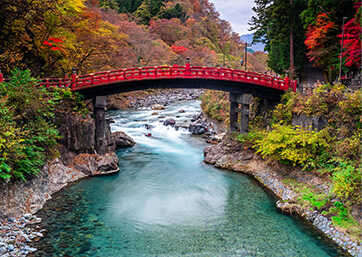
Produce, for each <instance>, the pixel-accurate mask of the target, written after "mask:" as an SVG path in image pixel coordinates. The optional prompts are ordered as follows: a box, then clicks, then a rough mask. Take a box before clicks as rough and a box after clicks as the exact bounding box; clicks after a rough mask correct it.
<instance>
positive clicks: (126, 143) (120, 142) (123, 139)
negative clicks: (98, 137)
mask: <svg viewBox="0 0 362 257" xmlns="http://www.w3.org/2000/svg"><path fill="white" fill-rule="evenodd" d="M112 137H113V138H114V142H115V144H116V148H117V149H118V148H124V147H131V146H134V145H135V144H136V142H135V141H134V140H133V139H132V138H131V137H130V136H129V135H127V134H126V133H124V132H122V131H117V132H113V133H112Z"/></svg>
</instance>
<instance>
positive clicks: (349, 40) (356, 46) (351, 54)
mask: <svg viewBox="0 0 362 257" xmlns="http://www.w3.org/2000/svg"><path fill="white" fill-rule="evenodd" d="M361 33H362V29H361V25H360V24H359V23H357V22H356V20H355V19H350V20H349V21H348V22H347V23H346V24H345V25H344V40H343V45H344V47H343V50H344V51H343V53H342V56H343V57H344V58H345V59H346V60H345V65H346V66H347V67H353V66H354V67H357V68H358V67H360V66H361V54H362V52H361ZM338 37H339V38H342V35H338Z"/></svg>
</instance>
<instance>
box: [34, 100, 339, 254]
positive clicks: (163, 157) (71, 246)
mask: <svg viewBox="0 0 362 257" xmlns="http://www.w3.org/2000/svg"><path fill="white" fill-rule="evenodd" d="M180 109H183V110H185V113H179V112H178V110H180ZM199 110H200V107H199V102H197V101H195V102H192V103H181V104H177V105H172V106H169V107H168V108H167V109H166V110H164V111H159V115H151V113H152V112H153V111H151V110H142V111H133V112H131V111H128V112H124V111H119V112H112V113H110V114H109V116H110V117H112V118H113V119H114V120H115V121H116V123H114V124H112V130H114V131H116V130H122V131H125V132H126V133H128V134H129V135H131V136H132V137H133V138H134V139H135V140H136V141H137V145H136V146H135V147H133V148H130V149H126V150H121V151H119V152H118V155H119V157H120V170H121V171H120V173H119V174H116V175H112V176H107V177H97V178H91V179H86V180H82V181H81V182H79V183H76V184H74V185H72V186H70V187H67V188H66V189H64V190H62V191H61V192H59V193H57V194H56V195H55V196H54V199H53V200H52V201H50V202H48V203H47V204H46V206H45V208H44V209H43V210H42V211H41V212H40V213H38V215H39V216H40V217H42V218H43V220H44V227H45V228H46V229H47V230H48V233H47V235H46V237H45V238H44V239H42V240H41V241H40V242H38V243H37V245H36V247H38V248H39V249H40V250H39V251H38V252H36V253H35V255H34V256H72V257H73V256H98V257H103V256H107V257H111V256H127V257H132V256H135V257H136V256H137V257H138V256H145V257H146V256H147V257H152V256H158V257H161V256H209V257H216V256H217V257H219V256H220V257H221V256H225V257H232V256H278V257H279V256H308V257H309V256H313V257H317V256H342V254H341V253H338V252H337V250H336V249H335V248H334V247H333V246H331V245H329V244H328V243H327V242H325V241H323V240H321V239H320V238H319V236H318V234H316V233H315V232H313V230H312V229H311V228H310V227H307V226H305V225H303V224H302V223H301V222H299V221H298V220H296V219H293V218H291V217H288V216H285V215H282V214H280V213H278V212H277V211H276V209H275V207H274V202H275V200H274V199H273V198H272V197H271V196H270V195H268V194H267V193H266V192H265V191H264V189H263V188H261V187H260V186H259V185H258V184H257V183H255V182H254V181H253V180H252V179H250V178H249V177H247V176H244V175H242V174H236V173H232V172H227V171H222V170H218V169H215V168H213V167H211V166H208V165H206V164H204V163H203V147H204V146H205V144H204V143H203V142H202V141H201V140H199V139H197V138H195V137H192V136H191V135H189V133H188V132H186V131H183V130H179V131H176V130H174V129H173V128H166V127H164V126H163V125H161V123H160V122H159V119H158V116H160V115H162V116H171V117H175V116H176V115H178V116H180V117H179V118H177V121H178V122H183V121H184V120H185V119H187V118H188V117H191V116H192V115H193V114H194V113H195V112H197V111H199ZM145 123H147V124H151V125H153V126H154V128H153V129H152V130H151V133H152V137H146V136H145V133H147V130H146V128H145V127H144V124H145Z"/></svg>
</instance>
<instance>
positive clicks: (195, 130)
mask: <svg viewBox="0 0 362 257" xmlns="http://www.w3.org/2000/svg"><path fill="white" fill-rule="evenodd" d="M208 130H209V129H208V128H207V124H206V123H191V124H190V126H189V131H190V132H191V133H192V134H193V135H202V134H204V133H206V132H207V131H208Z"/></svg>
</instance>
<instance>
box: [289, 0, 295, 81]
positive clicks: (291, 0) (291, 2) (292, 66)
mask: <svg viewBox="0 0 362 257" xmlns="http://www.w3.org/2000/svg"><path fill="white" fill-rule="evenodd" d="M289 18H290V26H289V41H290V42H289V44H290V49H289V52H290V53H289V55H290V56H289V57H290V66H289V78H290V79H294V70H295V67H294V40H293V28H294V20H293V18H294V17H293V0H290V17H289Z"/></svg>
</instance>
